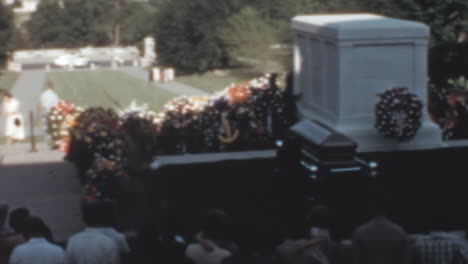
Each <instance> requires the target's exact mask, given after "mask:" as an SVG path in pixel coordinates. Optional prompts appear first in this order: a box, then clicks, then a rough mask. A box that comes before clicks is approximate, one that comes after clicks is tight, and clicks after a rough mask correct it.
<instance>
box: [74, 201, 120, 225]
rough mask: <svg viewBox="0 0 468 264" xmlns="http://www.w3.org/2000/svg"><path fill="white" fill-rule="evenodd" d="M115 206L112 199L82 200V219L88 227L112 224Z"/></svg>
mask: <svg viewBox="0 0 468 264" xmlns="http://www.w3.org/2000/svg"><path fill="white" fill-rule="evenodd" d="M115 207H116V206H115V202H113V201H92V202H83V204H82V205H81V210H82V212H83V220H84V222H85V224H86V225H87V226H90V227H105V226H112V225H113V222H114V215H115Z"/></svg>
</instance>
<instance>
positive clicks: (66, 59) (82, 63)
mask: <svg viewBox="0 0 468 264" xmlns="http://www.w3.org/2000/svg"><path fill="white" fill-rule="evenodd" d="M54 65H57V66H59V67H63V68H67V67H71V66H73V67H78V68H82V67H87V66H88V65H89V60H88V58H86V57H84V56H80V55H72V54H63V55H60V56H59V57H57V58H56V59H55V60H54Z"/></svg>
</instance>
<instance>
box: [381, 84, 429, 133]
mask: <svg viewBox="0 0 468 264" xmlns="http://www.w3.org/2000/svg"><path fill="white" fill-rule="evenodd" d="M379 96H380V101H379V102H378V103H377V104H376V105H375V116H376V120H375V128H376V129H377V130H378V131H379V132H380V133H381V134H383V135H384V136H385V137H387V138H393V139H396V140H398V141H404V140H408V139H411V138H412V137H413V136H414V135H415V134H416V132H417V131H418V129H419V127H420V126H421V109H422V106H423V104H422V102H421V100H419V98H418V97H417V96H416V95H415V94H412V93H410V92H409V91H408V88H406V87H395V88H391V89H389V90H387V91H385V92H383V93H382V94H379Z"/></svg>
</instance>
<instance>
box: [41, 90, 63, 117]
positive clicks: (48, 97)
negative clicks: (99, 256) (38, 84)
mask: <svg viewBox="0 0 468 264" xmlns="http://www.w3.org/2000/svg"><path fill="white" fill-rule="evenodd" d="M39 102H40V103H41V108H42V111H43V113H48V112H49V111H50V109H52V107H54V106H56V105H57V104H58V102H59V98H58V95H57V94H56V93H55V92H54V91H52V90H50V89H47V90H45V91H44V92H42V94H41V97H40V98H39Z"/></svg>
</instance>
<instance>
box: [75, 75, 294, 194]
mask: <svg viewBox="0 0 468 264" xmlns="http://www.w3.org/2000/svg"><path fill="white" fill-rule="evenodd" d="M284 109H285V102H284V97H283V94H282V92H281V91H280V90H279V89H278V88H277V86H276V76H275V75H273V76H269V75H267V76H263V77H260V78H257V79H254V80H251V81H248V82H243V83H240V84H233V85H231V86H229V87H227V88H226V89H224V90H222V91H220V92H218V93H216V94H214V95H212V96H206V97H205V96H204V97H185V96H181V97H177V98H174V99H173V100H171V101H169V102H168V103H167V104H166V105H165V106H164V109H163V111H162V112H160V113H155V112H153V111H151V110H149V109H148V107H147V105H137V104H136V103H135V102H132V103H131V104H130V106H129V107H127V108H126V109H123V110H122V111H120V112H119V114H117V113H116V112H114V111H112V110H110V109H103V108H89V109H87V110H86V111H84V112H82V113H81V114H80V115H79V116H78V117H77V118H76V119H75V123H76V124H75V125H74V126H73V127H71V129H70V132H69V133H70V135H71V137H70V147H69V149H68V152H67V157H66V158H67V159H68V160H70V161H73V162H75V163H76V164H77V167H78V168H79V169H80V171H81V175H82V179H81V180H82V182H83V184H84V186H85V188H84V189H85V191H84V192H85V197H87V199H88V200H93V199H102V198H113V197H114V196H115V195H116V193H118V192H116V191H115V188H118V186H119V184H121V182H123V181H124V180H125V178H126V177H127V175H128V174H129V173H131V171H132V170H133V169H135V168H138V167H140V166H139V165H141V164H139V165H137V166H135V163H147V164H149V163H150V162H151V161H152V159H153V157H154V156H155V155H159V154H160V155H164V154H166V155H167V154H181V153H201V152H217V151H235V150H247V149H258V148H269V147H273V144H274V139H275V138H278V137H281V136H282V135H283V133H284V132H285V131H286V129H287V128H288V127H289V122H290V121H289V120H288V119H287V118H286V115H285V111H284ZM135 157H137V158H135ZM135 160H137V162H135Z"/></svg>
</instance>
